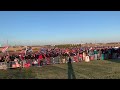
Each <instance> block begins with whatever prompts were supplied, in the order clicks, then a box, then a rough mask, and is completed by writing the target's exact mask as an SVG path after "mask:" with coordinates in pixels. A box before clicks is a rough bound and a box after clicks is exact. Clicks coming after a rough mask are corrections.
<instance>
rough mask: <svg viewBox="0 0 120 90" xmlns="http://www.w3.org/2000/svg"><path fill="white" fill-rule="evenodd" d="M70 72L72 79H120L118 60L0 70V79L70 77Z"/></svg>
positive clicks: (119, 61) (119, 62) (119, 63)
mask: <svg viewBox="0 0 120 90" xmlns="http://www.w3.org/2000/svg"><path fill="white" fill-rule="evenodd" d="M68 67H69V68H68ZM72 74H74V75H75V77H73V79H74V78H76V79H120V60H98V61H91V62H89V63H86V62H79V63H72V65H71V64H55V65H48V66H43V67H30V68H23V69H8V70H0V79H68V78H69V79H70V78H72V77H70V75H72Z"/></svg>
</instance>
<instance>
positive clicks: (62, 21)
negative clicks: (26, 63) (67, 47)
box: [0, 11, 120, 45]
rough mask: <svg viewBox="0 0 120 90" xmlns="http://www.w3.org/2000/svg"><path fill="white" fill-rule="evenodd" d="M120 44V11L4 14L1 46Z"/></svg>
mask: <svg viewBox="0 0 120 90" xmlns="http://www.w3.org/2000/svg"><path fill="white" fill-rule="evenodd" d="M7 40H8V43H9V44H10V45H15V44H16V45H18V44H20V45H43V44H62V43H81V42H82V43H85V42H92V43H94V42H112V41H113V42H116V41H120V11H0V44H6V42H7Z"/></svg>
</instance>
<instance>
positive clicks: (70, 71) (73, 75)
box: [68, 58, 76, 79]
mask: <svg viewBox="0 0 120 90" xmlns="http://www.w3.org/2000/svg"><path fill="white" fill-rule="evenodd" d="M68 79H76V77H75V73H74V70H73V67H72V63H71V58H69V61H68Z"/></svg>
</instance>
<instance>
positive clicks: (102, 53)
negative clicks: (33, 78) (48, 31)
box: [0, 47, 120, 67]
mask: <svg viewBox="0 0 120 90" xmlns="http://www.w3.org/2000/svg"><path fill="white" fill-rule="evenodd" d="M119 57H120V47H117V48H115V47H79V48H78V47H77V48H54V49H50V48H42V49H40V50H39V51H38V52H36V53H35V52H32V51H30V52H26V53H19V54H12V55H10V54H9V53H8V54H5V55H3V56H0V62H6V63H10V67H20V65H22V66H24V67H30V66H43V65H49V64H56V63H59V64H60V63H67V62H68V60H69V58H71V60H72V62H82V61H86V62H89V61H91V60H108V59H118V58H119ZM21 62H22V64H21Z"/></svg>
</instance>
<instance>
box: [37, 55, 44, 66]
mask: <svg viewBox="0 0 120 90" xmlns="http://www.w3.org/2000/svg"><path fill="white" fill-rule="evenodd" d="M42 65H43V55H42V54H40V55H39V58H38V66H42Z"/></svg>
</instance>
